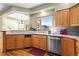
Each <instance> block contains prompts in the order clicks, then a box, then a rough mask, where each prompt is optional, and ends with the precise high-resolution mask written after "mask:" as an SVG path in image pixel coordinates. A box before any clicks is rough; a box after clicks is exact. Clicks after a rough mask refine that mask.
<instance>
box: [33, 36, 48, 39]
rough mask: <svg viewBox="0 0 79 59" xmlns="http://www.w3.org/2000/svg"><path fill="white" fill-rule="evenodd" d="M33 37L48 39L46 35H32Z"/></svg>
mask: <svg viewBox="0 0 79 59" xmlns="http://www.w3.org/2000/svg"><path fill="white" fill-rule="evenodd" d="M32 37H34V38H45V39H46V36H45V35H32Z"/></svg>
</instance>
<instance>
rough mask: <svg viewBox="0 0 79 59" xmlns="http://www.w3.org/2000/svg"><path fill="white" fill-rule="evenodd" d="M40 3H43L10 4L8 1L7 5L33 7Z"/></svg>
mask: <svg viewBox="0 0 79 59" xmlns="http://www.w3.org/2000/svg"><path fill="white" fill-rule="evenodd" d="M41 4H43V3H11V4H10V3H9V4H8V5H12V6H18V7H24V8H33V7H36V6H39V5H41Z"/></svg>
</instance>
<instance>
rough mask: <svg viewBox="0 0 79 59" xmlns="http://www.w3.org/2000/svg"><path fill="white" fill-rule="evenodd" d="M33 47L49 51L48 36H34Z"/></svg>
mask: <svg viewBox="0 0 79 59" xmlns="http://www.w3.org/2000/svg"><path fill="white" fill-rule="evenodd" d="M32 46H33V47H36V48H39V49H42V50H47V39H46V36H42V35H33V36H32Z"/></svg>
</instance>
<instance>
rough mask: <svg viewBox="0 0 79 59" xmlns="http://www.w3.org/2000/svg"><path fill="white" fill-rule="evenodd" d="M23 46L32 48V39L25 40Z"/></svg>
mask: <svg viewBox="0 0 79 59" xmlns="http://www.w3.org/2000/svg"><path fill="white" fill-rule="evenodd" d="M24 46H25V47H32V39H31V38H25V42H24Z"/></svg>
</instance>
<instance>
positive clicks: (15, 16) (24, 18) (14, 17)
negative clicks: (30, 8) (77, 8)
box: [8, 12, 29, 20]
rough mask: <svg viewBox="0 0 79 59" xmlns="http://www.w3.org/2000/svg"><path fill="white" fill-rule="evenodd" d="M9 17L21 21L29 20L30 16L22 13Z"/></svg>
mask: <svg viewBox="0 0 79 59" xmlns="http://www.w3.org/2000/svg"><path fill="white" fill-rule="evenodd" d="M8 17H10V18H13V19H19V20H29V15H25V14H21V13H16V12H15V13H12V14H10V15H8Z"/></svg>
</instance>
